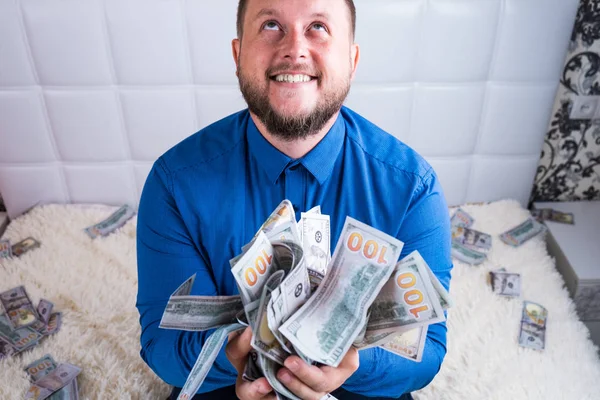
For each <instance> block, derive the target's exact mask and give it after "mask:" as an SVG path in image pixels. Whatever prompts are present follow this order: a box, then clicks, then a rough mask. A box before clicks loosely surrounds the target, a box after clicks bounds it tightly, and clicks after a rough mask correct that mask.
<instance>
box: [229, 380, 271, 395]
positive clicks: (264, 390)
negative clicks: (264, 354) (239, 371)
mask: <svg viewBox="0 0 600 400" xmlns="http://www.w3.org/2000/svg"><path fill="white" fill-rule="evenodd" d="M235 393H236V395H237V397H238V398H240V399H248V400H262V399H265V400H271V399H275V398H276V396H275V393H274V392H273V388H272V387H271V385H269V382H268V381H267V379H266V378H259V379H257V380H255V381H254V382H247V381H244V380H243V379H242V378H240V377H239V376H238V379H237V382H236V385H235Z"/></svg>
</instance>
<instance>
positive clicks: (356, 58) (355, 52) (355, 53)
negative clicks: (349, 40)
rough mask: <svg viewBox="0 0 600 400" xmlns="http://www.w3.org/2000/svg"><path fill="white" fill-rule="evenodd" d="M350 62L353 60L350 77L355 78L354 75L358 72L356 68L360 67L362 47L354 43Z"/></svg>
mask: <svg viewBox="0 0 600 400" xmlns="http://www.w3.org/2000/svg"><path fill="white" fill-rule="evenodd" d="M350 57H351V59H350V62H352V75H351V76H350V79H351V80H352V79H354V75H355V74H356V68H357V67H358V61H359V60H360V47H359V46H358V45H357V44H356V43H353V44H352V45H351V47H350Z"/></svg>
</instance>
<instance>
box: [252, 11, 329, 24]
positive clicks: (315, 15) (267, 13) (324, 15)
mask: <svg viewBox="0 0 600 400" xmlns="http://www.w3.org/2000/svg"><path fill="white" fill-rule="evenodd" d="M277 15H279V13H278V12H277V11H276V10H275V9H273V8H263V9H262V10H260V11H259V12H258V14H256V17H255V18H254V20H255V21H256V20H258V19H260V18H262V17H265V16H277ZM310 17H311V18H323V19H326V20H329V14H327V13H322V12H316V13H313V14H311V16H310Z"/></svg>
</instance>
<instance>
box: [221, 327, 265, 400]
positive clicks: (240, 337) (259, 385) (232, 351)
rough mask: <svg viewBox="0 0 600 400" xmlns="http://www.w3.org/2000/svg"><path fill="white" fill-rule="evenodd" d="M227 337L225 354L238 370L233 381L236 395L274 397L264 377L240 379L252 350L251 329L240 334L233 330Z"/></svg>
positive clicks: (251, 399)
mask: <svg viewBox="0 0 600 400" xmlns="http://www.w3.org/2000/svg"><path fill="white" fill-rule="evenodd" d="M228 339H229V340H228V342H227V346H226V347H225V354H226V355H227V358H228V359H229V362H231V364H232V365H233V366H234V367H235V369H236V370H237V372H238V377H237V381H236V382H235V394H236V395H237V397H238V398H239V399H241V400H261V399H265V400H273V399H275V398H276V397H275V394H274V393H273V388H272V387H271V385H269V382H267V379H266V378H260V379H257V380H255V381H254V382H246V381H244V380H243V379H242V375H243V374H244V368H245V367H246V362H247V361H248V353H250V350H252V346H251V345H250V341H251V340H252V330H251V329H250V328H249V327H248V328H246V329H245V330H244V331H243V332H242V334H239V332H233V333H231V334H230V335H229V338H228Z"/></svg>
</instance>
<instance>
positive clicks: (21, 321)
mask: <svg viewBox="0 0 600 400" xmlns="http://www.w3.org/2000/svg"><path fill="white" fill-rule="evenodd" d="M0 302H1V304H2V310H0V359H2V358H4V357H11V356H15V355H17V354H19V353H22V352H24V351H26V350H29V349H31V348H33V347H35V346H37V345H38V343H39V342H40V341H41V340H42V339H44V338H45V337H48V336H50V335H53V334H55V333H56V332H58V331H59V330H60V327H61V324H62V313H60V312H52V311H54V304H52V302H50V301H48V300H46V299H41V300H40V301H39V303H38V306H37V307H34V305H33V303H32V302H31V299H30V298H29V295H28V294H27V291H26V290H25V287H23V286H17V287H16V288H13V289H10V290H7V291H5V292H2V293H0Z"/></svg>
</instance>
